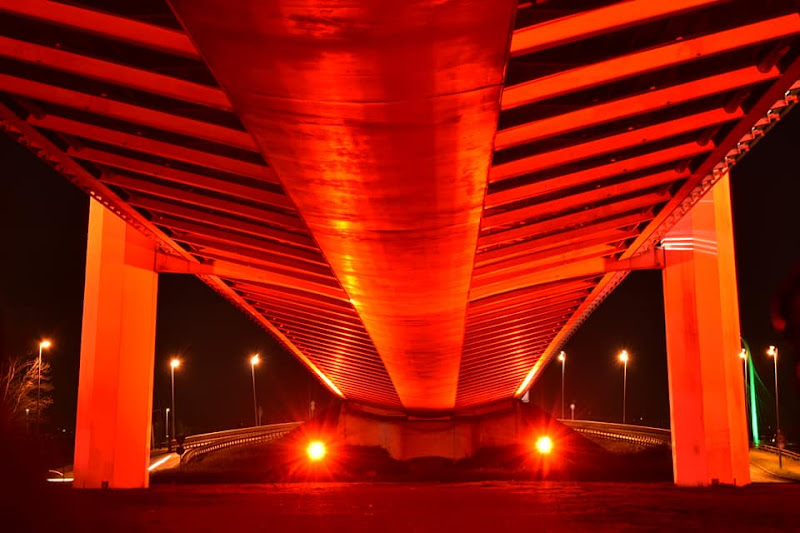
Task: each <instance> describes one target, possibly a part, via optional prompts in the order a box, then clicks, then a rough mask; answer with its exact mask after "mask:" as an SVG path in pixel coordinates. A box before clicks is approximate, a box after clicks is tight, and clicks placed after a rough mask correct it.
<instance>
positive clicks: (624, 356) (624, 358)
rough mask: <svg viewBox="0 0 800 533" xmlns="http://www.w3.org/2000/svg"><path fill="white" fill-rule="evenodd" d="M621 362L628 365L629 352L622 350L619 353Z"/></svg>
mask: <svg viewBox="0 0 800 533" xmlns="http://www.w3.org/2000/svg"><path fill="white" fill-rule="evenodd" d="M619 360H620V361H621V362H623V363H627V362H628V350H622V351H621V352H620V353H619Z"/></svg>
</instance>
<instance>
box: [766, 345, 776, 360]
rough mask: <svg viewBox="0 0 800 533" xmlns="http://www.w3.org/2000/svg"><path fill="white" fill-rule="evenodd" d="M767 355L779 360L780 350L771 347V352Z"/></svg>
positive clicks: (768, 351)
mask: <svg viewBox="0 0 800 533" xmlns="http://www.w3.org/2000/svg"><path fill="white" fill-rule="evenodd" d="M767 355H769V356H770V357H775V358H777V357H778V349H777V348H776V347H774V346H770V347H769V350H767Z"/></svg>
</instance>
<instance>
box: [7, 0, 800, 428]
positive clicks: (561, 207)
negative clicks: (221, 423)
mask: <svg viewBox="0 0 800 533" xmlns="http://www.w3.org/2000/svg"><path fill="white" fill-rule="evenodd" d="M372 4H373V3H370V2H363V3H358V2H356V3H353V2H347V3H346V2H335V1H334V2H325V3H322V2H316V1H313V0H308V1H296V2H255V1H253V2H237V3H236V4H235V6H230V5H228V3H226V4H224V6H223V4H222V3H220V2H216V1H213V0H203V1H202V2H189V1H186V2H184V1H182V0H175V1H173V2H171V7H170V6H168V5H167V4H162V3H161V2H160V1H157V0H153V1H149V2H144V3H142V2H133V1H131V2H116V1H114V2H112V1H108V2H104V1H102V0H93V1H91V2H90V1H89V0H86V1H85V2H78V3H77V4H69V5H68V4H62V3H58V2H51V1H45V0H28V1H27V2H17V1H15V0H0V89H1V90H2V92H1V93H0V126H1V127H2V128H3V129H4V130H6V131H7V132H8V133H9V134H10V135H12V136H13V137H15V138H16V139H18V140H19V141H20V142H21V143H23V144H25V145H27V146H28V147H30V148H31V150H33V151H34V152H35V153H36V154H37V155H38V156H39V157H41V158H42V159H44V160H46V161H47V162H49V163H50V164H51V165H53V166H54V167H55V168H56V169H58V170H59V172H61V173H62V174H63V175H64V176H65V177H66V178H67V179H69V180H71V181H72V182H74V183H75V184H76V185H78V186H79V187H81V188H82V189H84V190H85V191H86V192H87V193H89V194H90V195H91V196H92V197H93V198H95V199H96V200H98V201H99V202H100V203H101V204H103V205H104V206H106V207H107V208H108V209H110V210H111V211H113V212H114V213H116V214H118V215H119V216H121V217H122V218H123V219H124V220H126V221H127V222H128V223H130V224H132V225H134V226H135V227H136V228H138V229H139V230H140V231H141V232H143V233H144V234H145V235H147V236H148V237H149V238H150V239H151V240H153V241H154V242H155V243H156V244H157V246H158V248H159V250H160V253H159V256H158V258H157V268H156V270H158V271H161V272H185V273H191V274H196V275H198V276H200V277H201V279H203V280H204V281H205V282H206V283H207V284H209V285H210V286H211V287H212V288H214V289H215V290H217V291H218V292H219V293H221V294H222V295H223V296H225V297H226V298H228V299H229V300H230V301H231V302H233V303H234V304H235V305H237V306H238V307H240V308H241V309H242V310H243V311H244V312H246V313H248V314H250V315H251V316H252V317H254V318H255V319H256V320H258V321H259V323H261V324H262V325H263V326H264V327H265V328H266V329H267V330H268V331H270V332H271V333H272V334H273V335H275V336H276V337H277V338H278V339H279V340H280V341H281V342H283V344H284V345H285V346H286V347H287V348H288V349H289V350H290V351H292V352H293V353H294V354H295V355H296V356H297V357H298V358H299V359H300V360H302V361H303V362H304V363H305V364H306V365H307V366H308V368H309V369H310V370H311V371H313V372H314V373H316V375H317V376H318V377H319V378H320V379H321V380H322V381H323V382H324V383H325V384H326V385H327V386H328V387H329V388H330V390H331V391H333V392H334V393H335V394H337V395H339V396H341V397H343V398H346V399H349V400H353V401H356V402H359V403H362V404H365V405H371V406H375V407H376V408H380V409H383V410H387V411H394V412H400V413H411V414H417V415H420V414H422V415H426V414H427V415H443V414H452V413H459V412H465V411H470V410H472V409H474V408H476V407H480V406H484V405H488V404H491V403H492V402H497V401H501V400H507V399H510V398H512V397H514V396H521V395H522V394H523V393H524V392H525V391H526V390H527V389H528V388H529V387H530V385H531V384H532V383H533V381H534V380H535V378H536V376H537V374H538V372H539V371H540V370H541V369H542V368H543V366H544V365H545V364H546V363H547V362H548V361H549V360H550V358H551V357H552V356H553V354H554V353H557V352H558V350H559V348H560V347H561V345H562V344H563V343H564V342H565V341H566V340H567V339H568V338H569V336H570V335H571V334H572V332H573V331H574V330H575V329H576V328H577V327H578V326H579V325H580V324H581V323H582V321H583V320H585V318H586V317H587V316H588V314H589V313H591V311H592V310H593V309H594V308H595V307H596V306H597V305H598V304H599V303H600V302H601V301H602V300H603V298H604V297H605V296H606V295H607V294H608V293H609V292H610V291H611V290H613V288H614V287H616V285H617V284H618V283H619V282H620V281H621V280H622V279H623V278H624V276H625V274H626V273H627V272H628V271H629V270H630V269H631V268H636V267H637V265H639V264H650V265H651V266H652V263H649V262H648V261H646V257H647V256H646V254H648V253H649V252H651V251H652V250H653V248H654V247H655V246H656V245H657V244H658V242H659V241H660V239H661V238H662V237H663V236H664V234H665V232H666V231H668V230H669V229H670V227H671V226H672V225H674V224H675V222H676V221H677V220H679V219H680V218H681V217H682V216H683V214H685V213H686V212H687V211H688V210H689V209H690V208H691V207H692V206H693V205H694V203H695V202H696V201H697V200H698V199H699V198H700V197H701V196H702V195H703V194H704V193H705V192H706V191H708V190H709V189H710V188H711V186H712V185H713V184H714V183H715V182H716V181H717V179H719V177H720V176H722V175H723V174H724V173H725V171H726V170H727V169H728V168H729V167H730V166H731V165H733V164H734V163H735V162H736V160H737V159H738V158H739V157H740V156H741V155H743V154H744V153H746V151H747V150H748V148H749V146H750V145H751V144H752V143H753V142H754V141H757V140H758V139H759V138H760V137H761V136H763V134H764V133H765V132H766V131H767V130H768V129H769V128H770V127H771V125H772V124H773V123H774V122H775V121H776V120H777V119H779V118H780V116H781V114H782V113H784V112H785V111H786V110H788V109H789V108H790V107H791V105H792V104H793V103H794V101H795V100H796V93H797V92H798V89H800V86H798V85H797V84H796V80H797V79H798V77H800V59H798V55H799V53H800V45H799V44H798V35H800V15H798V13H797V6H796V3H795V2H793V1H790V0H786V1H781V0H771V1H768V2H759V3H754V2H750V1H746V0H738V1H721V0H681V1H677V0H676V1H674V2H657V3H654V2H650V1H649V0H634V1H629V2H619V3H614V2H608V1H603V2H592V3H587V2H569V1H566V0H553V1H551V2H546V3H544V4H539V3H522V4H519V5H517V6H515V5H513V3H512V2H510V1H506V2H500V3H498V2H483V1H479V0H472V1H469V2H438V3H430V2H424V1H422V0H420V1H416V2H410V3H404V4H403V5H402V6H398V5H394V4H393V5H391V6H389V5H386V6H383V5H377V4H376V5H372ZM590 4H591V6H592V7H586V6H588V5H590ZM173 10H174V12H173ZM187 31H188V34H187V33H186V32H187Z"/></svg>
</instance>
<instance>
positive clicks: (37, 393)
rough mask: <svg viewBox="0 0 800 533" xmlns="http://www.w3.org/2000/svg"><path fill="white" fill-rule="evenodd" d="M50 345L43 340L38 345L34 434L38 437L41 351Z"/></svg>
mask: <svg viewBox="0 0 800 533" xmlns="http://www.w3.org/2000/svg"><path fill="white" fill-rule="evenodd" d="M50 346H52V344H51V343H50V341H48V340H43V341H42V342H40V343H39V361H38V366H37V371H38V374H39V377H38V380H37V381H38V383H37V385H36V434H37V435H38V434H39V432H40V429H39V422H40V419H41V415H42V405H41V402H42V350H43V349H45V348H50Z"/></svg>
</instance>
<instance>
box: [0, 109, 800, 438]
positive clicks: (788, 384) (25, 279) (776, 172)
mask: <svg viewBox="0 0 800 533" xmlns="http://www.w3.org/2000/svg"><path fill="white" fill-rule="evenodd" d="M798 139H800V111H794V112H793V113H790V114H789V115H788V117H787V118H785V119H784V120H783V121H782V122H781V123H780V124H778V125H777V126H776V127H775V129H774V130H773V131H772V132H771V133H770V134H769V135H768V136H767V137H766V139H765V140H763V141H761V142H760V143H758V145H757V146H756V147H755V149H754V150H753V151H752V152H751V153H750V154H749V155H748V156H747V157H745V159H744V160H743V161H742V162H741V163H739V164H738V165H737V166H736V167H735V169H734V172H733V179H732V188H733V204H734V224H735V231H736V239H737V241H736V245H737V249H736V253H737V266H738V277H739V299H740V306H741V321H742V334H743V336H744V337H745V339H746V340H747V341H748V342H749V343H750V346H751V348H752V349H753V353H754V361H755V364H756V368H757V370H758V373H759V374H760V376H761V378H762V380H763V381H764V382H765V385H766V386H767V389H766V390H764V391H761V399H763V401H764V402H765V403H764V412H763V416H764V422H765V423H766V424H770V423H774V422H773V421H774V411H773V408H772V407H771V406H772V405H773V404H772V403H771V402H773V397H772V379H773V378H772V376H773V374H772V360H771V359H769V358H768V357H767V356H766V354H765V353H764V352H765V350H766V347H767V346H768V345H769V344H777V345H778V347H779V348H781V353H782V354H783V357H782V358H781V360H780V361H781V363H784V364H783V365H782V366H780V369H779V374H780V376H779V379H780V390H781V406H782V422H783V423H784V425H785V427H786V432H787V435H788V437H789V438H790V439H794V440H800V428H798V424H797V420H798V416H797V415H798V406H800V402H799V401H798V390H799V389H798V382H797V380H796V379H795V378H794V371H793V370H794V369H793V365H792V363H791V362H790V359H791V360H793V359H794V357H793V356H788V348H787V347H786V346H785V344H783V343H782V342H781V339H779V338H778V337H777V336H776V334H774V333H773V331H772V328H771V325H770V323H769V303H770V300H771V298H772V295H773V294H774V291H775V288H776V286H777V285H778V284H779V283H780V282H781V280H782V279H783V278H785V277H786V275H787V274H788V272H789V270H790V268H791V266H792V265H793V264H794V263H797V262H800V236H799V235H798V230H800V222H798V211H800V170H798V159H799V158H798V149H800V143H799V142H798ZM0 164H1V165H2V166H1V167H0V168H2V171H1V172H2V174H1V175H0V208H1V209H0V220H1V221H2V226H1V227H2V228H3V231H2V236H3V255H2V260H0V269H2V270H1V271H0V272H1V273H2V276H0V278H1V279H2V285H0V303H1V304H2V315H0V319H1V320H2V322H0V357H4V356H9V355H12V354H21V353H26V352H27V353H34V352H35V350H36V349H37V345H38V341H39V339H41V338H44V337H46V338H49V339H52V341H53V343H54V347H53V349H52V350H51V351H50V352H49V353H48V355H47V357H49V358H50V359H51V361H52V364H53V369H54V385H55V396H54V399H55V404H54V406H53V408H52V413H51V414H52V423H53V426H54V427H66V428H69V429H71V428H72V427H73V426H74V423H75V406H76V401H77V387H78V364H79V351H80V326H81V324H80V321H81V309H82V299H83V276H84V270H83V269H84V261H85V246H86V242H85V239H86V224H87V219H88V197H87V196H86V195H84V194H83V193H82V192H80V191H79V190H78V189H76V188H75V187H73V186H72V185H71V184H70V183H69V182H68V181H67V180H66V179H64V178H63V177H61V176H60V175H58V174H57V173H56V172H55V171H53V170H51V169H50V167H48V166H47V165H45V164H44V163H42V162H41V161H40V160H38V159H37V158H36V157H35V156H34V155H32V154H31V153H29V152H28V151H27V150H26V149H24V148H22V147H21V146H19V145H17V144H16V143H15V142H13V141H11V140H10V139H9V138H7V137H5V136H3V135H0ZM623 348H625V349H627V350H628V351H629V352H630V354H631V361H630V362H629V365H628V419H629V420H630V421H633V420H639V419H641V423H643V424H648V425H654V426H666V425H667V424H668V421H669V404H668V396H667V368H666V349H665V336H664V318H663V304H662V297H661V277H660V273H657V272H637V273H633V274H631V275H630V276H629V277H628V278H627V279H626V280H625V281H624V282H623V284H622V285H621V286H620V287H619V288H618V289H617V290H616V291H615V292H614V293H613V294H612V295H611V296H610V297H609V298H608V299H607V301H606V302H605V303H603V305H601V306H600V308H599V309H598V310H597V311H596V312H595V313H594V314H593V315H592V316H591V317H590V318H589V320H588V321H587V322H586V323H585V324H584V325H583V327H582V328H581V329H580V330H579V331H578V332H577V334H576V335H575V336H574V337H573V338H572V339H571V340H570V342H569V343H568V344H567V345H566V346H565V350H566V351H567V353H568V359H567V394H566V397H567V405H569V403H570V402H571V401H574V402H575V403H576V417H580V418H592V419H597V420H609V421H615V420H619V419H620V417H621V410H622V367H621V366H620V364H619V363H618V362H617V360H616V356H617V354H618V353H619V351H620V350H621V349H623ZM255 351H258V352H260V353H261V355H262V357H263V358H264V359H265V361H264V362H263V363H262V365H261V366H260V367H259V368H258V371H257V372H258V373H257V388H258V395H259V403H261V404H262V405H263V407H264V411H265V412H264V421H265V422H271V421H287V420H295V419H298V418H303V417H305V414H306V410H307V408H308V403H309V400H310V399H314V400H316V401H317V404H318V406H322V405H324V404H325V403H326V402H328V401H330V396H329V395H328V394H327V393H326V391H325V390H324V389H323V388H322V386H320V385H319V384H318V383H317V382H316V380H315V379H314V378H312V377H311V375H310V374H309V373H308V372H307V371H306V370H305V369H304V367H303V366H302V365H301V363H299V362H298V361H296V360H295V359H294V357H293V356H291V355H289V354H288V353H287V352H286V351H285V350H284V349H283V348H282V347H280V345H279V344H278V343H277V342H276V341H275V340H274V339H273V338H272V337H271V336H270V335H269V334H267V333H266V332H265V331H264V330H263V329H262V328H261V327H260V326H258V325H256V324H255V323H254V322H253V321H252V320H251V319H250V318H248V317H247V316H246V315H245V314H243V313H242V312H240V311H238V310H237V309H236V308H235V307H234V306H233V305H231V304H229V303H228V302H227V301H226V300H224V299H223V298H222V297H221V296H219V295H217V294H216V293H215V292H213V291H212V290H211V289H209V288H207V287H206V286H205V285H204V284H203V283H202V282H200V281H198V280H196V279H194V278H192V277H185V276H179V275H162V276H160V279H159V303H158V323H157V338H156V372H155V397H154V405H153V407H154V409H160V408H161V407H164V406H166V405H167V403H168V402H169V368H168V364H167V361H168V360H169V358H170V357H171V356H172V355H173V354H179V355H180V356H181V357H182V359H183V362H184V364H183V366H182V367H181V368H180V370H179V372H178V373H177V374H176V389H177V411H178V418H179V420H180V423H182V424H183V425H184V428H185V430H186V431H188V432H191V433H194V432H202V431H211V430H216V429H225V428H231V427H237V426H240V425H249V424H251V423H252V419H253V407H252V388H251V387H252V384H251V380H250V366H249V362H248V358H249V355H250V354H251V353H253V352H255ZM735 355H736V354H732V356H735ZM559 385H560V365H559V364H558V363H556V364H553V365H551V366H550V367H549V368H548V369H546V370H545V372H544V374H543V376H542V378H541V379H540V381H539V382H537V384H536V385H535V386H534V389H533V391H532V397H533V399H534V401H536V402H538V403H540V404H541V405H542V406H543V407H545V408H546V409H549V410H552V412H553V413H558V411H560V396H559ZM567 413H569V408H567ZM156 416H159V415H156ZM765 433H766V432H765Z"/></svg>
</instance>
